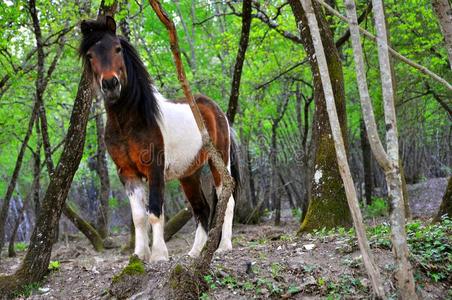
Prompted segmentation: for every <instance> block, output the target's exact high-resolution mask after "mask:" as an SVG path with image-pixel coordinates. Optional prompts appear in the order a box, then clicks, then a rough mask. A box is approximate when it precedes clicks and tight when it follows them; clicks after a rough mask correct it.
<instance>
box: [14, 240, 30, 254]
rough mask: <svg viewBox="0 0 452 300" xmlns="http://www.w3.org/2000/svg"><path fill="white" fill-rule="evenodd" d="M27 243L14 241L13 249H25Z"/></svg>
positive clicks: (20, 250)
mask: <svg viewBox="0 0 452 300" xmlns="http://www.w3.org/2000/svg"><path fill="white" fill-rule="evenodd" d="M27 248H28V244H27V243H25V242H18V243H14V250H15V251H17V252H22V251H25V250H27Z"/></svg>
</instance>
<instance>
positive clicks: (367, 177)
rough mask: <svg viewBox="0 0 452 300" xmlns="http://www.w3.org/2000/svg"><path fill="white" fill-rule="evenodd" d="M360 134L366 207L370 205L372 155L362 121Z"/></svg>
mask: <svg viewBox="0 0 452 300" xmlns="http://www.w3.org/2000/svg"><path fill="white" fill-rule="evenodd" d="M360 132H361V151H362V154H363V173H364V198H365V200H366V201H365V203H366V205H370V204H372V153H371V150H370V145H369V140H368V139H367V132H366V126H365V124H364V121H363V120H361V126H360Z"/></svg>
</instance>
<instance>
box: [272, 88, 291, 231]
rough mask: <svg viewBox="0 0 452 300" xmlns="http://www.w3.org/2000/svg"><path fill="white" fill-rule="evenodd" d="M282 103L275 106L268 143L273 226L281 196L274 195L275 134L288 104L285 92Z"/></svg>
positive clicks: (276, 171) (276, 145)
mask: <svg viewBox="0 0 452 300" xmlns="http://www.w3.org/2000/svg"><path fill="white" fill-rule="evenodd" d="M283 101H284V102H283V103H281V104H280V105H279V106H278V108H277V114H278V115H277V116H276V118H274V119H273V120H272V121H273V122H272V136H271V144H270V164H271V179H270V180H271V183H270V184H271V186H270V197H271V203H272V204H273V205H274V208H275V226H279V225H281V197H280V196H279V195H276V186H277V182H278V170H277V162H278V143H277V135H278V127H279V123H280V122H281V120H282V118H283V117H284V114H285V112H286V109H287V105H288V104H289V95H288V94H287V93H286V92H285V95H283Z"/></svg>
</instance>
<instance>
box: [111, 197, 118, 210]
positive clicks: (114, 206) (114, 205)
mask: <svg viewBox="0 0 452 300" xmlns="http://www.w3.org/2000/svg"><path fill="white" fill-rule="evenodd" d="M108 207H110V208H111V209H113V210H115V209H118V208H119V201H118V199H117V198H116V197H111V198H110V199H108Z"/></svg>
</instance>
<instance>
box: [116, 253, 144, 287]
mask: <svg viewBox="0 0 452 300" xmlns="http://www.w3.org/2000/svg"><path fill="white" fill-rule="evenodd" d="M144 273H145V269H144V263H143V261H141V259H139V258H138V256H136V255H132V256H131V257H130V259H129V263H128V264H127V266H126V267H125V268H124V269H122V271H121V272H120V273H119V274H116V275H115V276H113V278H112V279H111V281H112V282H113V283H115V282H118V281H121V280H124V278H126V277H127V276H140V275H143V274H144Z"/></svg>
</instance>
